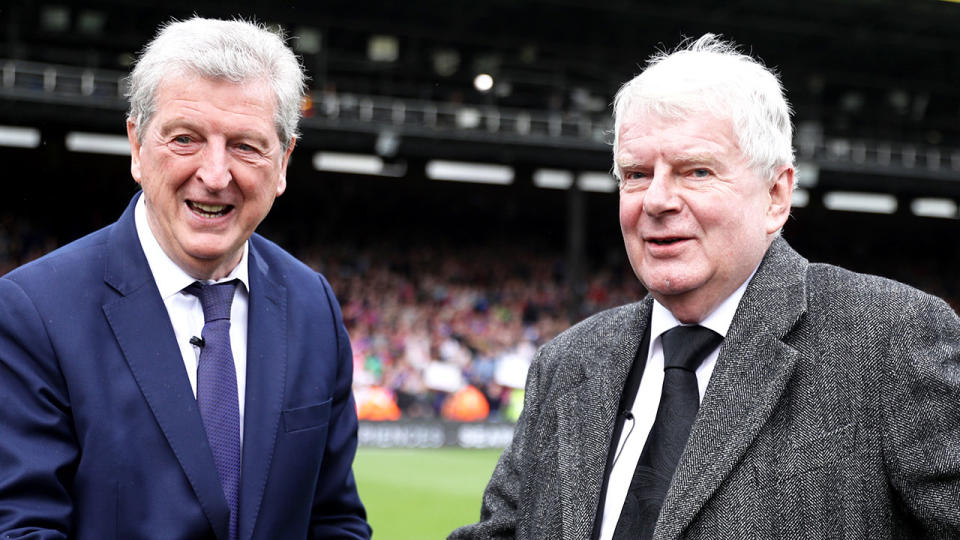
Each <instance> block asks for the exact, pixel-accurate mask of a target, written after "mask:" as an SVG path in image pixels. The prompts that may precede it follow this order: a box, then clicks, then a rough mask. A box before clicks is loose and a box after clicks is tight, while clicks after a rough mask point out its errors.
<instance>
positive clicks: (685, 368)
mask: <svg viewBox="0 0 960 540" xmlns="http://www.w3.org/2000/svg"><path fill="white" fill-rule="evenodd" d="M722 339H723V338H722V337H721V336H720V335H719V334H717V333H716V332H714V331H713V330H710V329H709V328H704V327H702V326H677V327H676V328H673V329H671V330H669V331H667V332H666V333H664V334H663V337H661V342H662V343H663V369H664V372H663V392H662V393H661V394H660V405H659V407H658V408H657V417H656V419H655V420H654V421H653V427H651V428H650V435H649V436H647V442H646V443H645V444H644V445H643V452H641V454H640V459H639V461H638V462H637V469H636V470H635V471H634V473H633V480H632V481H631V482H630V489H629V491H628V492H627V498H626V499H625V500H624V501H623V510H621V511H620V520H619V521H618V522H617V528H616V529H614V532H613V540H626V539H628V538H629V539H631V540H632V539H636V538H640V539H649V538H653V529H654V526H656V524H657V518H658V517H659V516H660V508H661V507H662V506H663V500H664V499H665V498H666V496H667V489H668V488H669V487H670V482H671V481H672V480H673V472H674V471H675V470H676V468H677V463H678V462H679V461H680V454H681V453H683V447H684V446H686V444H687V438H688V437H689V436H690V428H691V427H692V426H693V420H694V418H696V416H697V410H698V409H699V408H700V392H699V390H698V388H697V374H696V371H697V367H698V366H699V365H700V363H701V362H703V359H704V358H706V357H707V355H709V354H710V353H711V352H712V351H713V350H714V349H715V348H716V347H717V345H718V344H719V343H720V341H721V340H722Z"/></svg>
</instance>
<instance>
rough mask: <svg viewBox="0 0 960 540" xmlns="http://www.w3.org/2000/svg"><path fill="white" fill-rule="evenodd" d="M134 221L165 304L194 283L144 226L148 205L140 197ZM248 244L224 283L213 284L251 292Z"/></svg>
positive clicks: (245, 243)
mask: <svg viewBox="0 0 960 540" xmlns="http://www.w3.org/2000/svg"><path fill="white" fill-rule="evenodd" d="M133 221H134V223H135V224H136V226H137V236H138V237H139V238H140V247H142V248H143V254H144V255H145V256H146V257H147V264H148V265H150V272H151V273H152V274H153V280H154V281H156V283H157V288H158V289H159V290H160V297H161V298H163V299H164V300H166V299H167V298H170V297H171V296H173V295H175V294H177V293H179V292H180V291H182V290H183V289H184V287H186V286H187V285H190V284H191V283H193V282H194V281H197V280H196V279H194V278H192V277H190V274H187V273H186V272H184V271H183V269H182V268H180V267H179V266H177V263H175V262H173V259H171V258H170V257H169V256H167V254H166V252H164V251H163V248H161V247H160V242H158V241H157V237H156V236H154V235H153V230H151V229H150V225H149V224H148V223H147V205H146V203H145V202H144V196H143V195H142V194H141V195H140V199H139V200H138V201H137V206H136V207H135V208H134V212H133ZM247 251H248V243H247V242H244V244H243V255H242V256H241V257H240V263H239V264H237V266H236V267H235V268H234V269H233V271H231V272H230V275H228V276H227V277H225V278H223V279H218V280H217V281H216V283H222V282H224V281H230V280H232V279H237V280H240V282H241V283H243V286H244V288H246V290H247V291H249V290H250V278H249V272H248V268H247V261H248V257H247Z"/></svg>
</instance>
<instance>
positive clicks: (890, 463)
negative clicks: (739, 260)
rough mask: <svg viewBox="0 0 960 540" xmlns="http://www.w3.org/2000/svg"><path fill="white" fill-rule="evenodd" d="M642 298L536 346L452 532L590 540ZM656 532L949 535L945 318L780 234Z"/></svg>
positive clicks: (953, 508) (949, 367)
mask: <svg viewBox="0 0 960 540" xmlns="http://www.w3.org/2000/svg"><path fill="white" fill-rule="evenodd" d="M651 306H652V299H651V298H650V297H647V298H646V299H645V300H643V301H641V302H638V303H635V304H631V305H627V306H622V307H619V308H615V309H611V310H608V311H605V312H603V313H600V314H597V315H595V316H593V317H591V318H589V319H587V320H585V321H583V322H581V323H580V324H578V325H576V326H574V327H573V328H571V329H569V330H568V331H566V332H564V333H563V334H561V335H560V336H558V337H557V338H556V339H554V340H553V341H551V342H550V343H548V344H546V345H545V346H544V347H542V349H541V350H540V351H539V353H538V355H537V357H536V359H535V360H534V362H533V365H532V366H531V368H530V373H529V375H528V379H527V390H526V401H525V405H524V411H523V414H522V415H521V417H520V421H519V423H518V424H517V427H516V431H515V434H514V438H513V442H512V444H511V445H510V446H509V447H508V448H507V449H506V450H505V451H504V453H503V455H502V456H501V458H500V461H499V463H498V464H497V467H496V470H495V471H494V473H493V477H492V478H491V480H490V483H489V485H488V486H487V488H486V491H485V493H484V496H483V506H482V509H481V516H480V522H479V523H476V524H473V525H468V526H466V527H463V528H460V529H458V530H456V531H454V532H453V534H451V536H450V538H451V539H456V540H461V539H487V538H519V539H531V540H533V539H538V540H540V539H542V540H553V539H567V540H574V539H587V538H589V537H590V534H591V530H592V527H593V522H594V517H595V515H596V513H597V504H598V500H599V497H600V487H601V483H602V481H603V474H604V466H605V462H606V454H607V449H608V447H609V443H610V438H611V433H612V431H613V426H614V420H615V415H616V412H617V405H618V402H619V399H620V393H621V390H622V388H623V385H624V381H625V379H626V376H627V372H628V370H629V368H630V364H631V362H632V361H633V358H634V354H635V352H636V350H637V348H638V347H639V344H640V340H641V338H642V337H643V335H644V332H645V331H646V324H647V321H649V318H650V310H651ZM655 535H656V536H655V537H656V539H658V540H667V539H679V538H685V539H706V538H718V539H720V538H722V539H754V538H756V539H798V540H800V539H803V540H810V539H818V538H830V539H874V538H876V539H885V538H905V539H906V538H910V539H914V538H960V319H958V317H957V314H956V313H954V312H953V311H952V310H951V308H950V307H949V306H948V305H947V304H946V303H944V302H943V301H941V300H939V299H937V298H935V297H933V296H930V295H927V294H924V293H922V292H920V291H917V290H916V289H913V288H910V287H908V286H905V285H903V284H900V283H896V282H894V281H890V280H886V279H882V278H878V277H875V276H867V275H861V274H855V273H852V272H849V271H846V270H843V269H841V268H837V267H834V266H829V265H823V264H811V263H808V262H807V260H806V259H804V258H802V257H801V256H800V255H798V254H797V253H796V252H795V251H793V249H791V248H790V247H789V246H788V245H787V243H786V242H785V241H784V240H782V239H777V240H775V241H774V243H773V244H772V245H771V247H770V249H769V250H768V252H767V254H766V256H765V257H764V260H763V262H762V263H761V265H760V268H759V270H758V271H757V273H756V275H755V276H754V279H753V280H752V281H751V283H750V285H749V286H748V288H747V292H746V294H745V295H744V297H743V300H742V301H741V302H740V306H739V307H738V309H737V314H736V316H735V317H734V319H733V324H732V326H731V327H730V330H729V333H728V334H727V337H726V339H725V340H724V342H723V345H722V348H721V350H720V357H719V359H718V361H717V365H716V368H715V371H714V373H713V377H712V378H711V380H710V383H709V385H708V386H707V389H706V391H705V393H704V397H703V402H702V404H701V408H700V411H699V413H698V415H697V418H696V421H695V423H694V426H693V430H692V432H691V435H690V439H689V442H688V443H687V446H686V448H685V449H684V452H683V455H682V456H681V458H680V464H679V466H678V468H677V471H676V474H675V476H674V479H673V484H672V485H671V487H670V490H669V492H668V494H667V498H666V501H665V503H664V506H663V510H662V512H661V515H660V519H659V521H658V522H657V529H656V533H655Z"/></svg>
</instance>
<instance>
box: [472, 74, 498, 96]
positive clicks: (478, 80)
mask: <svg viewBox="0 0 960 540" xmlns="http://www.w3.org/2000/svg"><path fill="white" fill-rule="evenodd" d="M473 87H474V88H476V89H477V90H478V91H480V92H482V93H484V94H486V93H487V92H489V91H490V90H491V89H492V88H493V76H492V75H490V74H489V73H480V74H478V75H477V76H476V77H474V78H473Z"/></svg>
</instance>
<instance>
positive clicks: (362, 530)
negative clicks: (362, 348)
mask: <svg viewBox="0 0 960 540" xmlns="http://www.w3.org/2000/svg"><path fill="white" fill-rule="evenodd" d="M135 201H136V197H134V200H133V201H132V202H131V203H130V205H129V206H128V207H127V210H126V211H125V212H124V214H123V216H122V217H121V218H120V220H119V221H118V222H116V223H114V224H113V225H110V226H108V227H106V228H104V229H102V230H100V231H97V232H95V233H93V234H91V235H89V236H86V237H84V238H82V239H80V240H77V241H76V242H73V243H71V244H69V245H67V246H64V247H63V248H61V249H58V250H56V251H54V252H53V253H51V254H49V255H47V256H45V257H43V258H41V259H39V260H37V261H34V262H32V263H30V264H27V265H25V266H23V267H21V268H19V269H17V270H15V271H13V272H11V273H9V274H7V275H6V276H4V277H3V278H0V537H2V538H44V539H46V538H64V537H69V538H77V539H81V540H83V539H95V540H105V539H112V538H121V539H132V538H156V539H164V540H173V539H181V538H182V539H187V538H190V539H195V538H218V539H225V538H227V525H228V510H227V503H226V500H225V498H224V495H223V491H222V489H221V487H220V483H219V480H218V478H217V473H216V468H215V466H214V463H213V456H212V454H211V451H210V447H209V444H208V442H207V438H206V435H205V432H204V429H203V425H202V423H201V420H200V414H199V412H198V409H197V402H196V400H195V399H194V397H193V393H192V391H191V389H190V383H189V381H188V379H187V374H186V371H185V370H184V366H183V359H182V357H181V355H180V350H179V349H178V348H177V344H176V340H175V337H174V332H173V327H172V326H171V324H170V318H169V316H168V315H167V311H166V308H165V307H164V304H163V301H162V299H161V297H160V293H159V291H158V289H157V286H156V284H155V282H154V279H153V276H152V274H151V273H150V270H149V267H148V265H147V260H146V258H145V257H144V254H143V250H142V249H141V247H140V243H139V240H138V238H137V233H136V229H135V226H134V219H133V208H134V203H135ZM249 271H250V303H249V324H248V336H247V342H248V345H247V346H248V350H247V389H246V398H245V399H246V413H245V419H244V422H245V424H244V439H243V465H242V476H241V488H240V515H239V537H240V538H241V539H243V540H248V539H251V538H263V539H267V538H270V539H274V538H276V539H279V538H282V539H294V538H368V537H369V535H370V529H369V527H368V525H367V523H366V519H365V513H364V509H363V506H362V504H361V503H360V499H359V497H358V496H357V492H356V486H355V483H354V479H353V473H352V469H351V465H352V462H353V457H354V453H355V451H356V431H357V418H356V409H355V406H354V402H353V397H352V394H351V389H350V385H351V377H352V358H351V352H350V343H349V340H348V338H347V333H346V330H345V329H344V326H343V322H342V319H341V314H340V309H339V307H338V305H337V302H336V299H335V298H334V295H333V292H332V291H331V290H330V286H329V284H328V283H327V282H326V280H324V278H323V277H322V276H320V275H319V274H317V273H316V272H313V271H312V270H310V269H309V268H308V267H307V266H305V265H303V264H302V263H300V262H298V261H297V260H295V259H294V258H293V257H291V256H290V255H289V254H287V253H286V252H285V251H283V250H282V249H280V248H279V247H277V246H276V245H275V244H273V243H271V242H269V241H267V240H265V239H264V238H262V237H260V236H258V235H254V236H253V237H252V238H251V239H250V252H249Z"/></svg>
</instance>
